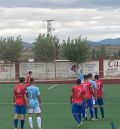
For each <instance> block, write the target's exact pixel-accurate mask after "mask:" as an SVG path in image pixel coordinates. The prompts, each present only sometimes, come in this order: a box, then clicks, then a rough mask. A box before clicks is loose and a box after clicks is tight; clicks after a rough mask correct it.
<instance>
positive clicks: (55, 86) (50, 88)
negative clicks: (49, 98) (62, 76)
mask: <svg viewBox="0 0 120 129" xmlns="http://www.w3.org/2000/svg"><path fill="white" fill-rule="evenodd" d="M57 85H58V84H55V85H52V86H50V87H49V88H48V90H50V89H52V88H54V87H56V86H57Z"/></svg>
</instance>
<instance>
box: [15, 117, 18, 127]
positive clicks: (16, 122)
mask: <svg viewBox="0 0 120 129" xmlns="http://www.w3.org/2000/svg"><path fill="white" fill-rule="evenodd" d="M17 125H18V119H14V126H15V128H17Z"/></svg>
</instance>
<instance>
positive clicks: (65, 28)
mask: <svg viewBox="0 0 120 129" xmlns="http://www.w3.org/2000/svg"><path fill="white" fill-rule="evenodd" d="M49 19H54V22H53V23H52V26H53V27H54V28H55V31H53V32H52V35H57V36H58V37H59V38H60V39H61V40H63V39H67V37H69V36H70V37H72V38H75V37H78V36H80V35H81V36H82V37H87V38H88V40H92V41H98V40H103V39H105V38H118V37H120V0H0V36H2V37H6V36H18V35H21V36H22V39H23V41H26V42H34V41H35V38H36V37H37V36H38V34H39V33H46V25H47V24H46V20H49Z"/></svg>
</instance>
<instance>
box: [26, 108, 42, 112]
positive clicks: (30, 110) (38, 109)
mask: <svg viewBox="0 0 120 129" xmlns="http://www.w3.org/2000/svg"><path fill="white" fill-rule="evenodd" d="M28 113H36V114H37V113H41V109H40V107H36V108H34V109H33V108H29V109H28Z"/></svg>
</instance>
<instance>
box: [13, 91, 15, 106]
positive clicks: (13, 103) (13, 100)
mask: <svg viewBox="0 0 120 129" xmlns="http://www.w3.org/2000/svg"><path fill="white" fill-rule="evenodd" d="M13 105H15V89H14V92H13Z"/></svg>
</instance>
